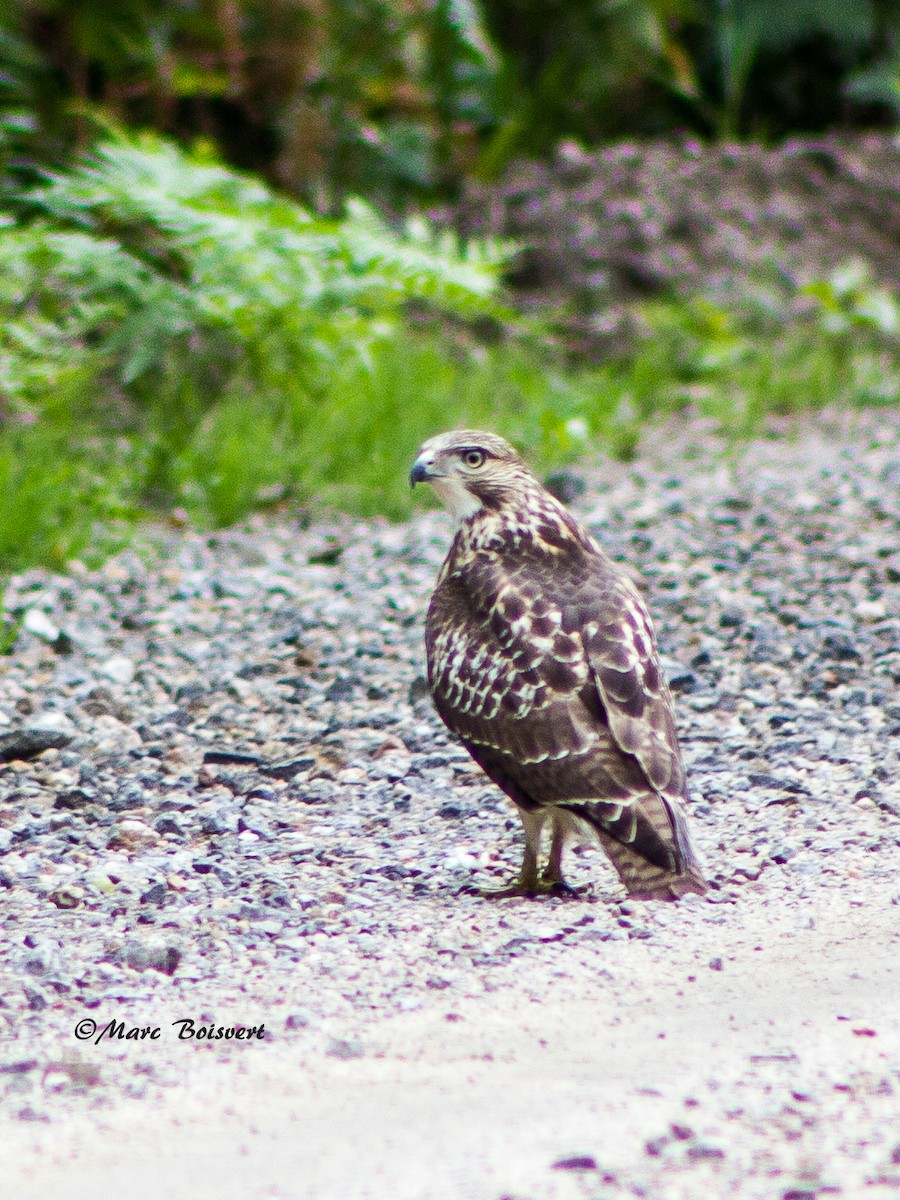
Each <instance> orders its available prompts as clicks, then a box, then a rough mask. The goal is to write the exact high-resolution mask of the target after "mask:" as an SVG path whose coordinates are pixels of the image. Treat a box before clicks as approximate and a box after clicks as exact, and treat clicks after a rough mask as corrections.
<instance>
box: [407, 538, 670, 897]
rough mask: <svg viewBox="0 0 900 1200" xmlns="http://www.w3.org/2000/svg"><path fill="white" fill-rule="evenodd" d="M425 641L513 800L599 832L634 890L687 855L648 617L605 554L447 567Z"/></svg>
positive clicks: (444, 685) (482, 758) (465, 733)
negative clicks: (555, 810)
mask: <svg viewBox="0 0 900 1200" xmlns="http://www.w3.org/2000/svg"><path fill="white" fill-rule="evenodd" d="M551 596H552V597H553V599H552V600H551V599H548V597H551ZM426 648H427V654H428V669H429V680H430V683H431V686H432V692H433V695H434V699H435V703H436V706H437V708H438V711H439V713H440V715H441V717H442V719H443V720H444V721H445V723H446V724H447V725H448V727H449V728H450V729H451V730H453V731H454V732H455V733H456V734H457V735H458V736H459V737H460V738H461V739H462V741H463V743H464V744H465V745H466V747H467V748H468V749H469V751H470V753H471V754H472V755H473V757H474V758H475V759H476V761H477V762H478V763H479V764H480V765H481V766H482V767H483V768H484V770H485V771H486V772H487V774H488V775H489V776H490V777H491V778H492V779H493V780H494V781H495V782H496V783H498V784H499V786H501V787H503V788H504V790H505V791H506V792H507V793H508V794H509V795H510V796H511V797H512V798H513V799H514V800H515V801H516V802H517V803H519V804H521V805H523V807H527V806H528V804H531V805H532V806H533V805H545V804H551V805H553V804H562V805H565V806H566V807H567V808H570V809H571V810H572V811H573V812H575V813H576V815H578V816H580V817H582V819H584V820H585V821H587V822H588V823H589V824H590V825H592V826H593V827H595V828H596V829H597V830H598V832H602V834H603V836H601V840H602V841H603V843H604V845H605V847H606V849H607V852H608V853H609V854H610V857H611V858H612V859H613V862H614V864H615V865H616V867H617V869H618V870H619V873H620V875H621V876H622V878H623V880H624V881H625V883H626V884H627V885H628V886H629V888H630V889H631V890H632V891H634V892H636V893H640V892H641V891H642V890H644V891H646V890H647V889H648V888H651V887H652V886H654V885H651V884H647V883H646V882H645V881H642V879H641V878H639V876H642V875H646V874H647V872H648V871H650V872H651V873H655V875H656V876H659V877H660V878H663V877H665V878H666V879H668V878H670V877H671V876H672V875H673V874H676V875H677V874H678V873H679V872H680V871H681V870H682V869H683V867H684V865H685V863H686V862H688V861H690V851H689V843H688V841H687V833H686V830H685V829H684V822H683V818H682V817H681V816H680V808H679V804H678V797H679V796H680V795H681V794H682V793H683V790H684V777H683V772H682V770H681V766H680V759H679V755H678V749H677V741H676V740H675V731H674V724H673V721H672V716H671V709H670V704H669V699H668V692H667V690H666V687H665V683H664V681H663V680H662V677H661V673H660V669H659V662H658V659H657V657H656V651H655V648H654V646H653V638H652V633H651V632H650V628H649V621H648V618H647V615H646V610H645V609H644V606H643V603H642V602H641V600H640V597H639V596H638V594H637V593H636V592H635V591H634V589H633V588H632V587H631V585H630V584H629V583H628V581H627V580H626V579H625V578H624V577H623V576H622V575H621V574H620V572H618V570H617V569H616V568H615V567H614V565H613V564H612V563H610V562H609V560H607V559H606V558H605V557H604V556H599V555H598V556H597V557H596V558H595V557H594V556H593V555H591V556H589V557H588V558H587V559H586V558H585V555H584V554H583V553H580V554H579V555H576V556H574V557H573V559H572V561H569V562H566V561H564V560H561V559H559V558H556V559H555V560H553V561H552V562H550V563H547V562H544V563H541V562H540V561H534V560H532V561H530V562H526V563H524V564H520V565H519V566H518V567H517V568H516V569H514V570H513V571H512V572H510V573H504V571H503V568H502V566H500V565H499V564H498V561H497V560H496V559H495V560H493V561H492V562H482V563H480V564H475V565H472V566H470V568H469V570H468V572H467V573H466V577H465V578H463V577H462V575H458V574H454V572H453V571H452V570H448V571H446V572H445V573H444V574H443V575H442V578H441V580H440V581H439V584H438V587H437V589H436V590H435V593H434V596H433V598H432V603H431V606H430V609H429V615H428V620H427V623H426ZM663 788H664V789H665V797H666V798H664V797H663V795H661V794H660V791H661V790H662V789H663ZM669 797H671V799H668V798H669ZM667 800H668V802H667ZM672 801H674V803H673V802H672ZM619 851H621V852H619ZM648 894H650V892H649V891H648Z"/></svg>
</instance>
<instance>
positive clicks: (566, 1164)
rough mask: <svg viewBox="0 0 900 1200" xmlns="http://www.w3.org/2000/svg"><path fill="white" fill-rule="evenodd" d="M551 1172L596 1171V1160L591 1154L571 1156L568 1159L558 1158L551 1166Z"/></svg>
mask: <svg viewBox="0 0 900 1200" xmlns="http://www.w3.org/2000/svg"><path fill="white" fill-rule="evenodd" d="M551 1170H553V1171H596V1170H598V1167H597V1160H596V1158H594V1156H593V1155H592V1154H573V1155H572V1156H571V1157H570V1158H560V1159H557V1161H556V1162H555V1163H554V1164H553V1166H552V1168H551Z"/></svg>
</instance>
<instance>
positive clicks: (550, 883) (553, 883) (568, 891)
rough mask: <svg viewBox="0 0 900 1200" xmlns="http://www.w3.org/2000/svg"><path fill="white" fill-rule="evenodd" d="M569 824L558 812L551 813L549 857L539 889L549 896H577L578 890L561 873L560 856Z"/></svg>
mask: <svg viewBox="0 0 900 1200" xmlns="http://www.w3.org/2000/svg"><path fill="white" fill-rule="evenodd" d="M568 832H569V824H568V822H567V821H566V819H565V817H564V816H563V815H562V813H560V812H555V813H554V814H553V837H552V839H551V842H550V857H549V858H548V859H547V866H546V867H545V869H544V874H543V876H542V878H541V891H543V892H547V893H549V894H550V895H551V896H577V895H578V892H577V891H576V889H575V888H573V887H572V885H571V884H569V883H566V881H565V879H563V873H562V856H563V850H564V849H565V845H566V835H567V834H568Z"/></svg>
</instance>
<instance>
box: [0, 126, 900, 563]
mask: <svg viewBox="0 0 900 1200" xmlns="http://www.w3.org/2000/svg"><path fill="white" fill-rule="evenodd" d="M29 214H30V219H29V220H28V221H24V220H20V221H18V222H16V221H14V220H13V219H11V218H7V219H6V221H5V222H4V223H2V224H0V317H2V321H0V570H11V569H17V568H21V567H23V566H26V565H28V564H31V563H38V562H39V563H47V564H50V565H53V566H56V567H59V566H62V565H64V564H65V562H66V561H67V560H68V559H70V558H72V557H82V558H84V557H90V556H92V555H99V554H102V553H104V552H105V550H107V549H108V548H109V547H110V546H112V545H116V544H119V543H120V542H121V541H122V539H123V538H125V537H127V535H128V532H129V529H130V528H131V527H132V526H133V525H134V524H135V522H136V521H137V520H138V519H139V518H140V517H141V515H142V514H144V513H146V512H148V511H156V512H167V511H171V510H172V509H173V508H176V507H177V508H179V509H185V510H187V513H188V516H189V519H191V520H192V521H194V522H197V523H199V524H203V525H207V526H221V525H227V524H230V523H232V522H234V521H236V520H239V519H240V518H241V517H243V516H244V515H245V514H247V513H249V512H251V511H252V510H254V509H255V508H258V507H261V506H267V505H272V504H280V503H283V502H285V501H288V500H292V499H293V500H298V501H300V502H303V503H327V504H333V505H337V506H339V507H341V508H344V509H348V510H352V511H356V512H360V513H366V514H370V513H384V514H387V515H389V516H391V517H402V516H404V515H406V514H407V513H408V512H409V511H410V504H411V498H410V494H409V489H408V487H407V484H406V475H407V470H408V465H409V461H410V460H411V457H412V455H413V453H414V452H415V450H416V448H417V447H418V445H419V444H420V443H421V441H422V440H423V439H424V438H425V437H427V436H428V435H430V434H431V433H434V432H435V431H436V430H439V429H442V428H447V427H448V426H452V425H459V424H470V425H476V426H487V427H489V428H492V429H496V430H498V431H499V432H501V433H503V434H505V435H506V436H508V437H509V438H510V439H511V440H513V441H515V442H517V443H518V444H519V445H520V446H522V447H523V449H524V450H525V451H526V452H527V453H528V455H529V457H530V458H531V459H532V460H533V461H535V462H536V463H537V464H538V465H539V467H545V468H549V467H551V466H555V465H558V464H560V463H562V462H565V461H568V460H570V459H572V458H574V457H576V456H577V455H578V454H580V453H581V452H582V451H584V450H586V449H589V448H591V447H593V446H595V445H598V444H601V445H605V446H606V447H607V448H608V449H609V450H610V451H611V452H612V453H615V454H619V455H620V456H622V457H628V456H629V455H630V454H631V453H633V451H634V448H635V446H636V444H637V440H638V437H639V434H640V430H641V429H642V428H643V427H644V425H645V424H646V423H647V421H649V420H651V419H653V418H655V417H656V416H658V415H665V414H671V413H674V412H678V411H681V410H683V409H685V408H688V407H690V408H692V409H694V410H697V411H700V412H701V413H704V414H706V415H707V416H709V417H711V418H713V419H714V420H715V421H716V422H717V423H718V425H719V426H720V427H721V428H722V429H723V430H725V431H726V432H728V433H729V434H731V435H732V436H735V437H736V436H741V435H744V434H746V433H749V432H752V431H754V430H755V429H757V428H759V426H760V423H761V422H762V421H763V419H764V418H765V416H766V415H767V414H769V413H772V412H777V413H786V414H791V413H795V412H801V411H804V410H806V409H814V408H816V407H820V406H823V405H825V404H833V403H842V404H873V403H897V401H898V400H900V376H898V370H897V365H896V364H897V355H896V350H897V339H898V328H900V314H898V305H897V302H896V300H895V299H894V298H892V297H891V296H890V295H889V294H888V293H886V292H885V291H883V290H882V289H879V288H877V287H874V286H873V285H872V283H871V281H870V280H869V279H868V277H867V276H866V274H865V272H864V271H862V270H861V269H860V268H859V267H857V266H854V265H853V264H850V265H848V266H847V267H846V268H845V269H843V270H842V271H839V272H836V273H835V274H834V275H833V276H832V277H831V278H829V279H827V280H823V281H819V282H817V283H816V284H814V285H812V286H810V287H809V288H807V289H805V291H804V292H803V293H802V294H800V295H798V296H797V297H796V305H795V308H796V311H795V313H794V315H793V316H792V317H791V318H789V319H786V318H784V317H783V316H775V315H773V314H772V313H767V312H764V311H762V310H760V311H759V312H742V313H741V314H739V315H738V314H736V313H733V312H730V311H726V310H724V309H721V308H718V307H716V306H714V305H712V304H710V303H708V302H705V301H704V302H701V301H696V302H691V303H682V302H679V303H672V302H668V303H666V304H662V305H657V306H652V307H648V308H647V309H646V310H645V312H644V320H645V325H646V328H645V331H644V335H643V336H641V337H639V338H638V339H637V341H636V343H635V345H634V346H633V347H632V348H631V349H630V351H629V352H628V353H627V354H624V353H623V354H622V355H621V356H619V357H617V358H615V359H612V360H610V361H609V362H607V363H605V364H603V365H602V366H599V367H592V368H578V367H573V366H567V365H566V364H565V363H564V362H563V360H562V357H561V355H560V354H559V353H558V352H556V351H554V349H553V347H552V343H549V344H548V342H546V341H542V339H541V336H540V330H539V329H537V328H535V327H528V328H526V327H525V326H524V325H522V326H519V325H517V323H516V321H515V320H513V319H512V318H510V316H509V314H508V313H507V311H506V309H505V307H504V305H503V303H502V301H501V299H499V298H498V295H497V290H496V289H497V277H498V272H499V270H500V268H501V265H502V262H503V256H504V249H503V248H502V247H497V246H490V245H486V244H473V245H469V246H465V247H464V246H461V245H460V244H459V243H458V242H457V241H456V240H455V239H454V238H453V237H452V236H449V235H446V234H443V235H436V234H435V233H434V232H433V231H432V230H431V229H430V228H429V227H428V225H427V224H425V223H423V222H421V221H412V222H408V223H407V224H406V225H405V226H404V227H402V228H399V229H392V228H390V227H388V226H387V225H386V224H385V223H384V222H383V221H382V220H381V219H380V218H378V217H376V216H375V214H374V213H373V212H372V210H371V209H369V208H367V207H366V206H365V205H362V204H359V203H351V204H349V205H348V206H347V211H346V215H345V216H343V217H342V218H339V219H329V218H322V217H318V216H315V215H313V214H311V213H309V212H308V211H307V210H305V209H304V208H302V207H300V206H299V205H297V204H296V203H294V202H292V201H289V200H286V199H283V198H280V197H278V196H276V195H274V194H273V193H272V192H271V191H270V190H269V189H268V188H266V187H265V186H263V185H262V184H260V183H259V182H257V181H256V180H254V179H252V178H249V177H247V176H244V175H241V174H238V173H235V172H233V171H231V170H229V169H227V168H224V167H222V166H221V165H219V164H217V163H215V162H212V161H211V160H210V159H209V158H208V156H204V155H202V154H201V155H195V156H189V155H185V154H183V153H181V152H180V151H177V150H175V149H174V148H173V147H172V146H170V145H168V144H166V143H161V142H159V141H156V140H153V139H141V140H140V141H127V140H118V141H115V142H111V143H109V144H108V145H106V146H104V147H103V148H102V149H101V150H100V151H98V152H97V153H95V154H94V155H93V156H91V157H90V158H89V159H87V160H85V161H84V162H83V163H81V164H80V165H78V166H77V167H76V168H75V169H73V170H72V171H69V172H60V173H57V174H56V175H55V176H54V177H53V178H52V179H50V180H49V181H48V182H46V183H45V184H44V185H43V186H42V187H41V188H40V189H39V190H37V191H35V192H34V193H33V195H32V197H31V200H30V204H29ZM485 326H487V327H489V329H490V331H491V333H492V336H491V338H490V339H489V344H487V345H485V344H482V341H481V340H480V339H479V337H478V336H476V332H475V330H476V329H482V330H483V329H484V327H485Z"/></svg>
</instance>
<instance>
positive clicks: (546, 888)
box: [541, 879, 581, 900]
mask: <svg viewBox="0 0 900 1200" xmlns="http://www.w3.org/2000/svg"><path fill="white" fill-rule="evenodd" d="M541 890H542V892H543V893H544V894H545V895H547V896H558V897H559V898H560V899H561V900H577V899H578V898H579V897H580V896H581V892H579V890H578V888H573V887H572V885H571V883H566V881H565V879H542V880H541Z"/></svg>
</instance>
